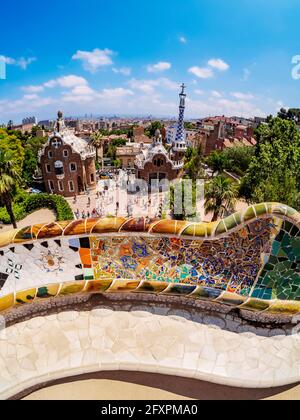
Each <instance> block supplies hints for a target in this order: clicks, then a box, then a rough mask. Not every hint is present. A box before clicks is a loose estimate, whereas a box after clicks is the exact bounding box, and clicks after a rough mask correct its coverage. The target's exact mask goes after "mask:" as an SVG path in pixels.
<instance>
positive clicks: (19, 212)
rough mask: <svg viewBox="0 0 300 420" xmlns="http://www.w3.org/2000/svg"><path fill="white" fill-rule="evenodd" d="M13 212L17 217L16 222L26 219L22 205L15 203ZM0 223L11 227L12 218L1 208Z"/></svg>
mask: <svg viewBox="0 0 300 420" xmlns="http://www.w3.org/2000/svg"><path fill="white" fill-rule="evenodd" d="M13 212H14V215H15V217H16V221H17V222H19V221H20V220H22V219H24V217H26V211H25V209H24V206H23V205H22V204H18V203H15V204H13ZM0 221H1V222H2V223H4V224H5V225H10V223H11V222H10V217H9V215H8V213H7V211H6V208H5V207H0Z"/></svg>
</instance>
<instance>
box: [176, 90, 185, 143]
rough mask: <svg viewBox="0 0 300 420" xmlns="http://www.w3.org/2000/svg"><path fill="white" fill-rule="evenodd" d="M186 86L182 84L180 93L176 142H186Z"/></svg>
mask: <svg viewBox="0 0 300 420" xmlns="http://www.w3.org/2000/svg"><path fill="white" fill-rule="evenodd" d="M185 89H186V86H185V84H184V83H183V84H182V85H181V92H180V94H179V98H180V104H179V118H178V124H177V132H176V138H175V143H182V144H185V130H184V111H185V100H186V93H185Z"/></svg>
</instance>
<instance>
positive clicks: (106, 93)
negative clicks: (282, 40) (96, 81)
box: [99, 87, 134, 101]
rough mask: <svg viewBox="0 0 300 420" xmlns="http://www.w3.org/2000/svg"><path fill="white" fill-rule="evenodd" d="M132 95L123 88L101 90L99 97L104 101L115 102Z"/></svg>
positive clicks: (128, 90)
mask: <svg viewBox="0 0 300 420" xmlns="http://www.w3.org/2000/svg"><path fill="white" fill-rule="evenodd" d="M132 95H134V93H133V92H132V90H130V89H124V88H121V87H119V88H113V89H103V90H102V91H101V92H100V95H99V96H100V97H101V98H103V99H106V100H109V101H110V100H117V99H121V98H126V97H128V96H132Z"/></svg>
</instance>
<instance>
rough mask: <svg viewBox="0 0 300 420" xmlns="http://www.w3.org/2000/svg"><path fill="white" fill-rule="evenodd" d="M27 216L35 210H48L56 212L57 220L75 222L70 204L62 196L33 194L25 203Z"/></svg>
mask: <svg viewBox="0 0 300 420" xmlns="http://www.w3.org/2000/svg"><path fill="white" fill-rule="evenodd" d="M24 207H25V211H26V213H27V214H29V213H32V212H33V211H35V210H38V209H42V208H48V209H52V210H54V211H55V213H56V216H57V220H58V221H63V220H73V219H74V215H73V211H72V209H71V207H70V206H69V203H68V202H67V201H66V200H65V199H64V198H63V197H62V196H60V195H49V194H33V195H30V196H29V197H28V198H27V200H26V201H25V203H24Z"/></svg>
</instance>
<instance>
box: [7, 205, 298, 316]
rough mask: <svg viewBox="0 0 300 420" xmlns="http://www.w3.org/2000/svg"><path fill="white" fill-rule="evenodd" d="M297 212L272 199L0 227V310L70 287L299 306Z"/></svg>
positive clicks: (264, 309)
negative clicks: (166, 213) (198, 217)
mask: <svg viewBox="0 0 300 420" xmlns="http://www.w3.org/2000/svg"><path fill="white" fill-rule="evenodd" d="M299 229H300V214H299V213H298V212H296V211H295V210H293V209H291V208H289V207H287V206H285V205H281V204H277V203H264V204H259V205H255V206H251V207H249V208H248V209H247V210H246V211H244V212H241V213H236V214H234V215H232V216H230V217H228V218H226V219H224V220H222V221H221V222H215V223H191V222H179V221H170V220H149V219H147V218H139V219H123V218H108V219H90V220H84V221H73V222H63V223H61V222H57V223H51V224H46V225H35V226H32V227H28V228H25V229H20V230H15V231H11V232H8V233H4V234H1V235H0V288H1V290H0V311H7V310H9V309H11V308H13V307H18V306H20V305H25V304H32V303H34V302H39V301H41V300H45V299H49V298H54V297H58V296H60V297H61V296H68V295H73V294H80V293H89V294H111V293H135V294H137V296H138V293H143V294H145V293H146V294H152V295H153V294H155V295H163V296H165V297H167V296H169V297H170V299H171V298H172V296H184V297H187V298H188V299H191V300H194V301H195V302H196V301H197V300H207V301H212V302H218V304H221V305H224V306H226V307H232V308H239V309H242V310H244V311H252V312H253V311H255V312H258V313H263V314H273V315H278V316H281V315H284V316H291V317H296V316H297V314H299V313H300V287H299V285H300V275H299V272H300V230H299Z"/></svg>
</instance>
